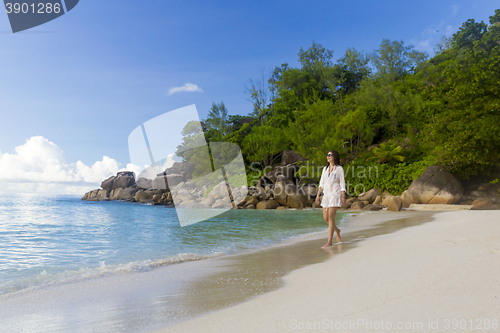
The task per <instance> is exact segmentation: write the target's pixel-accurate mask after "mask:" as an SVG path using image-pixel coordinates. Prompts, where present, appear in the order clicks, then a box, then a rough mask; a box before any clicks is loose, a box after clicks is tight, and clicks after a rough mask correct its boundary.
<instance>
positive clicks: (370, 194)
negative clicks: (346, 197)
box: [358, 188, 380, 204]
mask: <svg viewBox="0 0 500 333" xmlns="http://www.w3.org/2000/svg"><path fill="white" fill-rule="evenodd" d="M379 195H380V190H379V189H378V188H372V189H371V190H369V191H367V192H365V193H361V194H360V195H359V196H358V199H359V200H361V201H368V204H371V203H373V202H374V201H375V199H376V198H377V197H378V196H379Z"/></svg>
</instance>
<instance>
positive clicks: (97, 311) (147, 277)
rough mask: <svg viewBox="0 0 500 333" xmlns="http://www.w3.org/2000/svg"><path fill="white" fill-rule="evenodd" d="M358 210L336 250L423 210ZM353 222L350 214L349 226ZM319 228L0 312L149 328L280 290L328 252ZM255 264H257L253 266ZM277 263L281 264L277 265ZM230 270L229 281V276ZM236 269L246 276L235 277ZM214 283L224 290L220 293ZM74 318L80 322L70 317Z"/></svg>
mask: <svg viewBox="0 0 500 333" xmlns="http://www.w3.org/2000/svg"><path fill="white" fill-rule="evenodd" d="M360 213H362V215H357V216H355V217H354V218H352V217H351V218H349V220H348V222H345V223H344V226H343V227H342V230H343V232H342V236H343V237H344V238H343V241H344V242H345V243H344V244H342V247H343V251H347V250H348V249H349V248H351V247H355V246H356V245H355V244H354V243H353V244H350V243H348V239H347V238H348V237H349V234H350V232H351V231H352V232H356V230H358V232H359V230H365V231H361V234H363V235H365V236H367V235H370V234H372V231H370V230H371V228H372V227H374V226H376V224H378V223H379V222H382V221H385V220H394V218H395V217H402V216H404V217H411V216H423V215H429V213H423V212H360ZM285 215H287V214H285ZM367 216H368V217H369V218H368V219H367V218H366V217H367ZM417 220H418V219H417ZM353 221H357V222H356V225H355V223H352V222H353ZM362 221H365V222H366V223H365V222H362ZM361 222H362V223H361ZM400 222H401V221H399V222H396V227H398V225H399V227H401V226H404V225H402V224H401V223H400ZM393 227H394V226H386V227H384V228H385V229H384V230H385V232H392V231H393V229H392V228H393ZM375 229H376V228H375ZM349 230H351V231H349ZM326 235H327V228H326V224H325V229H324V231H322V232H315V233H313V234H307V235H303V236H299V237H294V238H291V239H288V240H285V241H282V242H280V243H277V244H274V245H270V246H266V247H265V248H259V249H253V250H250V251H247V252H243V253H236V254H228V255H222V256H220V257H215V258H209V259H207V260H199V261H193V262H186V263H180V264H175V265H167V266H163V267H159V268H155V269H153V270H151V271H148V272H141V273H133V274H124V275H116V276H109V277H104V278H99V279H89V280H87V281H82V282H81V283H80V282H78V283H74V284H72V283H70V284H65V285H60V286H53V287H48V288H41V289H40V290H35V291H34V292H21V293H19V294H17V295H9V296H7V297H5V296H4V297H2V302H0V313H1V314H2V317H4V318H9V319H8V321H6V322H5V323H4V327H5V328H8V327H10V328H11V329H12V330H16V329H20V326H19V325H21V326H23V327H24V326H25V325H27V323H29V322H32V323H35V322H36V323H37V324H38V325H40V327H45V326H46V327H47V329H48V328H50V327H52V326H51V325H56V326H54V327H53V329H56V330H57V329H59V330H61V329H62V330H64V329H66V330H71V329H75V330H79V329H80V330H81V329H83V330H85V329H87V330H88V328H89V327H88V326H87V325H91V326H92V325H97V326H92V327H93V328H95V327H100V328H102V329H103V330H109V331H123V332H136V331H153V330H156V329H160V328H163V327H166V326H170V325H174V324H176V323H177V322H182V321H185V320H186V319H187V320H189V319H192V318H196V317H198V316H200V315H203V314H206V313H210V312H211V311H213V310H217V309H221V308H226V307H228V306H231V305H234V304H240V303H242V302H244V301H246V300H247V299H251V298H253V297H255V295H256V294H257V295H262V294H265V293H267V292H269V291H271V292H272V290H276V289H279V288H280V287H281V286H282V277H283V276H285V275H287V274H288V273H289V272H292V271H294V270H296V269H298V268H300V267H304V266H308V265H311V264H314V263H318V262H323V261H325V260H328V258H330V257H332V256H334V255H335V253H332V252H331V251H328V250H327V251H325V250H324V249H320V247H321V245H323V243H324V241H325V239H326V238H325V237H326ZM362 239H363V238H360V239H359V240H362ZM356 241H357V240H356ZM311 244H312V246H311ZM314 244H316V245H314ZM263 258H267V259H266V260H264V259H263ZM280 258H281V259H280ZM259 263H260V266H258V265H257V264H259ZM278 264H279V265H282V267H281V268H280V267H278ZM257 266H258V267H257ZM256 267H257V268H258V269H256ZM257 272H259V274H257ZM245 274H247V276H245ZM249 274H250V277H251V279H252V282H253V283H254V285H255V288H254V289H252V290H250V289H248V288H247V290H246V291H245V292H243V293H241V290H242V288H245V283H244V279H245V278H248V277H249V276H248V275H249ZM252 274H253V275H252ZM230 275H231V277H232V279H231V280H229V279H228V277H229V276H230ZM243 276H245V278H243V279H242V277H243ZM214 277H217V278H218V279H214ZM242 281H243V284H241V282H242ZM247 282H248V281H247ZM238 283H240V284H239V285H238ZM226 287H229V288H226ZM247 287H248V285H247ZM221 290H225V291H226V292H225V293H223V294H222V293H220V291H221ZM160 313H161V314H160ZM104 315H106V316H104ZM75 317H77V318H79V321H77V322H75V323H71V322H72V321H73V318H75ZM54 318H57V320H54ZM57 325H62V326H60V327H59V326H57ZM65 325H66V326H65Z"/></svg>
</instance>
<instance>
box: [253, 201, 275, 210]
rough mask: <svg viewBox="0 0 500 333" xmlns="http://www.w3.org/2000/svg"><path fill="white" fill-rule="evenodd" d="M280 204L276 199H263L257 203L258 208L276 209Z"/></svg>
mask: <svg viewBox="0 0 500 333" xmlns="http://www.w3.org/2000/svg"><path fill="white" fill-rule="evenodd" d="M279 206H280V204H279V203H278V202H277V201H276V200H267V201H261V202H259V203H258V204H257V206H256V208H257V209H276V208H278V207H279Z"/></svg>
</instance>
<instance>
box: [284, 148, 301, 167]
mask: <svg viewBox="0 0 500 333" xmlns="http://www.w3.org/2000/svg"><path fill="white" fill-rule="evenodd" d="M305 160H306V159H305V158H304V156H302V155H301V154H299V153H297V152H296V151H295V150H283V153H282V154H281V165H288V164H294V163H297V162H299V161H305Z"/></svg>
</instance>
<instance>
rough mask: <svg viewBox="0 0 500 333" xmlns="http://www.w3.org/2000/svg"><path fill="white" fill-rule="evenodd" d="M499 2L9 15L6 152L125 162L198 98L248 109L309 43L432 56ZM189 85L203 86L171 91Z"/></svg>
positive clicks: (2, 103) (0, 17) (1, 68)
mask: <svg viewBox="0 0 500 333" xmlns="http://www.w3.org/2000/svg"><path fill="white" fill-rule="evenodd" d="M496 8H500V6H499V5H498V1H490V0H483V1H470V0H469V1H444V0H442V1H383V2H382V1H320V2H314V3H312V4H306V3H305V2H302V1H274V2H271V3H270V2H268V1H266V2H264V1H219V2H207V1H182V2H179V1H176V2H174V1H156V0H150V1H129V0H109V1H102V0H100V1H97V0H81V1H80V3H79V4H78V5H77V6H76V7H75V8H74V9H73V10H72V11H71V12H69V13H68V14H66V15H63V16H62V17H60V18H58V19H56V20H54V21H51V22H49V23H47V24H44V25H41V26H39V27H36V28H33V29H31V30H28V31H26V32H21V33H17V34H12V33H11V32H10V26H9V23H8V18H7V15H6V14H0V40H1V47H0V154H17V152H16V151H15V150H14V149H15V148H16V147H19V146H22V145H24V144H26V142H27V140H28V139H30V138H32V137H37V136H38V137H43V138H44V139H45V140H48V141H46V142H45V143H42V141H40V140H39V141H37V142H38V143H37V144H42V145H45V146H46V147H49V146H47V145H49V143H53V144H55V145H56V146H57V147H58V148H59V149H60V150H61V151H62V156H63V159H64V163H77V162H78V161H81V163H83V164H85V165H87V166H90V165H93V164H94V163H95V162H96V161H102V160H103V156H107V157H109V158H110V159H112V160H114V161H116V162H117V163H121V165H122V166H125V165H126V164H127V163H129V162H130V159H129V156H128V148H127V138H128V135H129V134H130V132H131V131H132V130H133V129H134V128H136V127H137V126H139V125H140V124H142V123H144V122H145V121H147V120H149V119H151V118H153V117H156V116H158V115H160V114H162V113H165V112H167V111H170V110H174V109H177V108H180V107H183V106H186V105H190V104H196V107H197V109H198V112H199V114H200V116H201V118H205V117H206V115H207V113H208V110H209V109H210V106H211V104H212V102H213V101H215V102H220V101H224V103H225V104H226V106H227V108H228V110H229V112H230V113H231V114H247V113H249V112H250V111H251V108H252V106H251V103H250V102H248V101H247V97H248V96H246V95H245V94H244V90H245V89H244V84H245V83H246V82H248V79H250V78H254V79H255V78H258V77H259V75H260V72H261V70H265V71H268V70H270V69H271V68H272V67H274V66H277V65H280V64H281V63H284V62H288V63H289V64H291V65H292V66H296V65H297V64H298V62H297V58H298V56H297V53H298V51H299V49H300V47H303V48H305V49H306V48H308V47H309V46H310V45H311V43H312V41H315V42H317V43H321V44H322V45H323V46H325V47H326V48H328V49H332V50H334V58H339V57H341V56H342V55H343V53H344V52H345V50H346V49H347V48H348V47H355V48H356V49H358V50H365V51H372V50H373V49H376V48H378V45H379V44H380V42H381V41H382V39H383V38H389V39H391V40H400V39H401V40H403V41H404V42H405V43H406V44H413V45H415V46H416V48H417V49H419V50H421V51H426V52H429V53H430V54H431V55H432V49H433V47H434V45H435V44H436V43H437V42H438V41H439V39H440V38H441V37H442V36H443V35H450V34H451V33H453V32H455V31H456V30H457V29H458V27H459V26H460V25H461V24H462V23H463V22H464V21H465V20H467V19H469V18H474V19H475V20H476V21H481V20H484V21H485V22H487V21H488V17H489V16H491V15H493V13H494V10H495V9H496ZM436 30H439V31H436ZM186 83H191V84H193V85H196V86H197V87H199V88H200V90H202V92H199V91H198V92H196V91H193V92H178V93H173V94H170V95H169V94H168V92H169V90H170V89H171V88H173V87H181V86H184V85H185V84H186ZM47 142H49V143H47ZM33 147H38V146H36V145H34V146H33ZM51 147H52V146H50V147H49V148H50V149H52V148H53V147H52V148H51ZM33 149H35V150H36V149H38V148H33ZM56 153H57V154H59V153H58V152H56ZM0 156H1V155H0ZM40 158H42V157H40ZM0 161H1V160H0ZM61 163H62V162H61ZM1 170H2V167H1V166H0V171H1ZM11 182H12V180H11Z"/></svg>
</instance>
